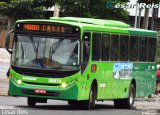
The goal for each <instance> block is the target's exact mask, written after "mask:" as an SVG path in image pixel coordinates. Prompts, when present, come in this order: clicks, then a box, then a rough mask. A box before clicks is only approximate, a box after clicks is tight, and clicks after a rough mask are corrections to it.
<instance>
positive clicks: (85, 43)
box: [82, 32, 91, 72]
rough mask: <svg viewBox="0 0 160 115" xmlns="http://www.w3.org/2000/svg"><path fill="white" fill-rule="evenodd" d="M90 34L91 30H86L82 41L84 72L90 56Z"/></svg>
mask: <svg viewBox="0 0 160 115" xmlns="http://www.w3.org/2000/svg"><path fill="white" fill-rule="evenodd" d="M90 36H91V34H90V33H89V32H85V33H84V34H83V42H82V56H83V57H82V72H84V70H85V68H86V67H87V64H88V61H89V57H90Z"/></svg>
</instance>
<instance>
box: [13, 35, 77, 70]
mask: <svg viewBox="0 0 160 115" xmlns="http://www.w3.org/2000/svg"><path fill="white" fill-rule="evenodd" d="M79 50H80V41H79V40H78V38H77V39H76V38H74V39H73V38H71V39H69V38H66V39H65V38H62V37H43V36H27V35H17V36H16V37H15V43H14V47H13V55H12V65H14V66H17V67H23V68H33V69H51V70H52V69H53V70H74V69H78V67H79V52H80V51H79Z"/></svg>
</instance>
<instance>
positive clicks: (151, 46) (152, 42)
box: [148, 38, 157, 62]
mask: <svg viewBox="0 0 160 115" xmlns="http://www.w3.org/2000/svg"><path fill="white" fill-rule="evenodd" d="M156 44H157V39H155V38H149V39H148V61H149V62H154V61H155V55H156V46H157V45H156Z"/></svg>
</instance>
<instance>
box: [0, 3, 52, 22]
mask: <svg viewBox="0 0 160 115" xmlns="http://www.w3.org/2000/svg"><path fill="white" fill-rule="evenodd" d="M54 4H55V2H54V0H0V13H1V15H4V16H8V17H10V18H14V19H15V20H16V19H24V18H43V17H44V15H45V11H44V9H46V8H47V7H49V6H53V5H54Z"/></svg>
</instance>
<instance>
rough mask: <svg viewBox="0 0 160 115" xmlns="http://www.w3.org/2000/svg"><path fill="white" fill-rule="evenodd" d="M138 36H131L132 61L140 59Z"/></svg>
mask: <svg viewBox="0 0 160 115" xmlns="http://www.w3.org/2000/svg"><path fill="white" fill-rule="evenodd" d="M138 39H139V38H138V37H137V36H130V48H129V50H130V51H129V52H130V61H137V60H138Z"/></svg>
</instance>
